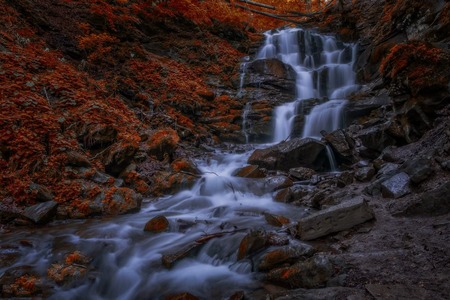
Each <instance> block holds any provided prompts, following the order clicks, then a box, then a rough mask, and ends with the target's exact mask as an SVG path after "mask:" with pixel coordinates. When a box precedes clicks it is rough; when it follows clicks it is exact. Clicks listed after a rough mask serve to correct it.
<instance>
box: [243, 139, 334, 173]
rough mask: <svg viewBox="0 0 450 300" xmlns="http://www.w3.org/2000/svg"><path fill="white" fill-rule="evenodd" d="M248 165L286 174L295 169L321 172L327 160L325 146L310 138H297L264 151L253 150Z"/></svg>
mask: <svg viewBox="0 0 450 300" xmlns="http://www.w3.org/2000/svg"><path fill="white" fill-rule="evenodd" d="M248 163H249V164H253V165H258V166H260V167H262V168H266V169H269V170H282V171H286V172H287V171H289V169H291V168H297V167H306V168H311V169H313V170H321V169H325V168H326V165H327V163H328V158H327V155H326V150H325V144H323V143H322V142H320V141H317V140H315V139H312V138H306V139H300V138H297V139H292V140H290V141H286V142H282V143H280V144H277V145H274V146H271V147H269V148H266V149H257V150H255V151H254V152H253V153H252V155H251V156H250V158H249V159H248Z"/></svg>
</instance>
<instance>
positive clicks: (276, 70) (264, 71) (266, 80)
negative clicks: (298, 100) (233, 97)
mask: <svg viewBox="0 0 450 300" xmlns="http://www.w3.org/2000/svg"><path fill="white" fill-rule="evenodd" d="M246 73H247V74H248V75H247V76H246V77H245V78H244V86H253V87H258V88H263V89H264V88H276V89H279V90H284V91H289V92H295V77H296V72H295V70H294V69H293V68H292V67H291V66H289V65H287V64H284V63H283V62H282V61H281V60H279V59H275V58H270V59H258V60H255V61H252V62H250V63H248V65H247V69H246Z"/></svg>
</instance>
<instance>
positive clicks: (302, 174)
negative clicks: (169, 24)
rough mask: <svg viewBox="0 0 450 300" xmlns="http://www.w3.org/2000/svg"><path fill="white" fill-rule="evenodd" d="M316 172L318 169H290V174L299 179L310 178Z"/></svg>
mask: <svg viewBox="0 0 450 300" xmlns="http://www.w3.org/2000/svg"><path fill="white" fill-rule="evenodd" d="M315 174H316V171H314V170H313V169H309V168H302V167H299V168H292V169H289V175H290V176H291V177H294V178H295V179H298V180H309V179H311V177H312V176H313V175H315Z"/></svg>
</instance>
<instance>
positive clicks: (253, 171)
mask: <svg viewBox="0 0 450 300" xmlns="http://www.w3.org/2000/svg"><path fill="white" fill-rule="evenodd" d="M234 176H237V177H244V178H264V177H265V176H266V174H265V172H264V171H263V170H262V169H261V168H259V167H258V166H255V165H251V166H245V167H243V168H241V169H239V170H237V171H236V174H235V175H234Z"/></svg>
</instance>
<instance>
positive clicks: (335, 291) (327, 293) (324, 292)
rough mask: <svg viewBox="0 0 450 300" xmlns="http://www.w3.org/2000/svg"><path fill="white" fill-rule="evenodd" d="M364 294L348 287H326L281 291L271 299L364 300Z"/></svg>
mask: <svg viewBox="0 0 450 300" xmlns="http://www.w3.org/2000/svg"><path fill="white" fill-rule="evenodd" d="M366 298H367V297H366V293H365V290H363V289H357V288H348V287H327V288H321V289H296V290H289V291H283V292H282V293H279V294H276V295H274V296H273V297H272V298H271V299H274V300H292V299H307V300H325V299H327V300H328V299H346V300H353V299H358V300H360V299H366Z"/></svg>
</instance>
